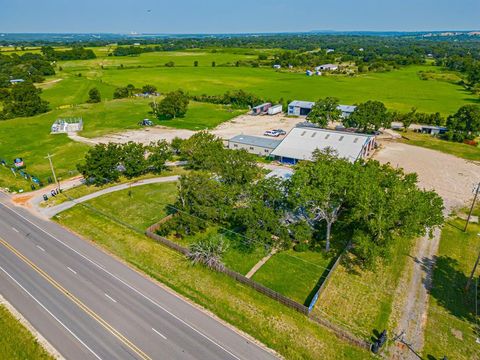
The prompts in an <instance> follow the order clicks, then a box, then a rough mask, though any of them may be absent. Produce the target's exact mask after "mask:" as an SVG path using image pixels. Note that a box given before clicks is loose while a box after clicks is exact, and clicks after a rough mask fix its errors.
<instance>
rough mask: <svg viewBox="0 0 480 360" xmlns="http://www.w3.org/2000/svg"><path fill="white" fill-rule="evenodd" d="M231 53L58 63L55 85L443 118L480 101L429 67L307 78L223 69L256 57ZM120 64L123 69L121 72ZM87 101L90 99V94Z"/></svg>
mask: <svg viewBox="0 0 480 360" xmlns="http://www.w3.org/2000/svg"><path fill="white" fill-rule="evenodd" d="M231 50H232V51H231V52H228V51H229V49H225V50H224V51H222V52H220V51H219V52H216V53H212V52H211V50H205V51H201V50H197V51H182V52H155V53H146V54H142V55H140V56H135V57H99V58H97V59H92V60H81V61H80V60H79V61H69V62H60V63H59V66H61V67H62V70H61V71H58V72H57V75H55V78H63V79H64V80H62V82H63V84H62V82H60V83H58V84H57V85H56V86H58V87H63V88H65V89H69V88H70V86H71V85H69V82H71V83H74V82H75V83H76V84H77V86H78V82H79V81H84V82H90V85H89V86H92V84H93V83H97V84H98V81H100V80H101V81H102V83H103V85H99V88H100V91H101V92H102V95H103V96H104V97H105V98H111V96H112V94H111V93H112V92H111V91H110V90H108V91H107V86H113V87H116V86H125V85H127V84H129V83H132V84H133V85H135V86H142V85H145V84H153V85H156V86H157V87H158V89H159V91H161V92H165V91H170V90H174V89H178V88H182V89H184V90H186V91H188V92H190V93H192V94H202V93H207V94H221V93H223V92H225V91H227V90H233V89H244V90H246V91H250V92H253V93H255V94H257V95H259V96H261V97H264V98H267V99H273V100H278V99H279V98H281V97H282V98H284V99H285V100H287V99H303V100H316V99H318V98H320V97H325V96H335V97H338V98H339V99H340V101H341V102H342V103H346V104H353V103H358V102H362V101H365V100H380V101H383V102H384V103H385V104H386V105H387V107H388V108H390V109H392V110H401V111H409V110H410V109H411V107H413V106H414V107H416V108H417V109H418V111H421V112H436V111H439V112H440V113H443V114H449V113H452V112H454V111H455V110H456V109H457V108H458V107H459V106H461V105H462V104H465V103H478V102H479V100H478V98H476V97H475V96H474V95H472V94H470V93H469V92H468V91H466V90H464V89H463V88H462V87H461V86H459V85H457V84H455V83H453V82H451V81H445V80H444V78H443V77H442V76H440V75H441V74H442V70H441V69H439V68H437V67H433V66H431V65H423V66H409V67H405V68H403V69H400V70H396V71H391V72H385V73H369V74H365V75H358V76H355V77H346V76H322V77H307V76H305V75H304V74H303V73H298V72H291V71H284V70H282V71H275V70H273V69H271V68H251V67H235V66H231V65H230V66H219V65H222V64H233V63H234V62H235V61H237V60H252V59H255V58H256V56H254V55H245V54H244V53H238V52H235V51H234V50H235V49H231ZM195 60H198V61H199V66H198V67H194V66H193V61H195ZM168 61H174V62H175V64H176V66H175V67H165V66H164V64H165V63H166V62H168ZM212 61H215V62H216V64H217V66H216V67H211V62H212ZM121 64H123V66H124V67H123V68H120V65H121ZM102 66H103V68H102ZM420 71H424V72H425V71H429V72H431V73H430V74H431V76H429V80H421V79H420V77H419V72H420ZM78 73H81V74H82V77H81V78H78V77H76V75H77V74H78ZM450 77H451V75H450ZM61 84H62V85H61ZM107 84H108V85H107ZM85 87H86V88H87V87H88V86H86V85H85ZM102 89H103V90H104V91H102ZM55 91H56V90H55V86H53V87H51V88H49V89H46V90H45V95H44V96H45V97H46V98H47V99H48V98H49V97H50V95H49V94H48V93H49V92H52V93H54V92H55ZM74 92H75V91H74ZM67 94H68V92H67ZM68 96H70V95H68ZM77 98H78V99H80V98H82V96H79V97H77ZM83 98H86V93H85V94H84V95H83ZM68 101H69V100H68V99H65V101H64V103H65V104H69V103H70V102H68Z"/></svg>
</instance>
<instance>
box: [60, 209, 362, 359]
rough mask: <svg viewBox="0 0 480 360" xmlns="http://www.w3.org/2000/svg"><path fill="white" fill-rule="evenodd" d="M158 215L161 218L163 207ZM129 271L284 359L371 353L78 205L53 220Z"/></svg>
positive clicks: (358, 355) (360, 357) (351, 357)
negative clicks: (152, 280) (179, 296)
mask: <svg viewBox="0 0 480 360" xmlns="http://www.w3.org/2000/svg"><path fill="white" fill-rule="evenodd" d="M158 213H159V214H160V213H161V206H160V207H159V210H158ZM57 221H59V222H60V223H61V224H62V225H65V226H67V227H68V228H70V229H72V230H73V231H75V232H77V233H78V234H80V235H82V236H84V237H86V238H88V239H91V240H92V241H94V242H95V243H96V244H98V245H100V246H101V247H103V248H104V249H106V250H107V251H110V252H112V253H113V254H114V255H116V256H118V257H120V258H122V259H124V260H125V261H127V262H128V263H130V264H131V265H132V266H134V267H136V268H138V269H139V270H141V271H144V272H145V273H146V274H148V275H149V276H152V277H153V278H155V279H157V280H159V281H161V282H163V283H164V284H166V285H167V286H169V287H171V288H172V289H174V290H175V291H177V292H179V293H180V294H182V295H184V296H186V297H188V298H190V299H192V300H193V301H194V302H195V303H197V304H199V305H201V306H203V307H205V308H206V309H208V310H210V311H212V312H213V313H215V314H216V315H217V316H219V317H220V318H222V319H224V320H225V321H227V322H229V323H231V324H233V325H234V326H236V327H238V328H239V329H241V330H242V331H245V332H246V333H248V334H250V335H252V336H253V337H255V338H256V339H258V340H259V341H261V342H263V343H265V344H266V345H267V346H269V347H271V348H272V349H274V350H276V351H278V352H279V353H280V354H281V355H283V356H284V357H285V358H288V359H320V358H322V359H345V358H349V359H369V358H371V356H370V354H369V353H368V352H366V351H363V350H360V349H358V348H355V347H353V346H351V345H348V344H346V343H345V342H343V341H341V340H339V339H338V338H337V337H335V336H334V335H333V334H332V333H331V332H330V331H328V330H326V329H324V328H322V327H320V326H319V325H318V324H316V323H314V322H312V321H310V320H309V319H308V318H307V317H305V316H304V315H302V314H300V313H298V312H296V311H294V310H292V309H289V308H287V307H285V306H283V305H281V304H279V303H277V302H276V301H274V300H272V299H269V298H268V297H266V296H264V295H261V294H260V293H258V292H256V291H254V290H253V289H251V288H249V287H246V286H244V285H241V284H240V283H238V282H236V281H234V280H233V279H231V278H229V277H227V276H225V275H223V274H220V273H216V272H214V271H211V270H208V269H206V268H204V267H202V266H192V265H191V262H190V261H188V260H187V259H185V257H183V256H181V255H180V254H178V253H176V252H174V251H172V250H170V249H168V248H166V247H164V246H162V245H159V244H158V243H156V242H155V241H153V240H151V239H149V238H147V237H146V236H144V235H142V234H139V233H137V232H134V231H132V230H130V229H128V228H126V227H123V226H121V225H119V224H118V223H115V222H113V221H112V220H110V219H108V218H105V217H104V216H102V215H100V214H98V213H94V212H92V211H91V210H89V209H88V208H85V207H82V206H76V207H74V208H72V209H69V210H67V211H66V212H64V213H61V214H60V216H59V217H58V218H57Z"/></svg>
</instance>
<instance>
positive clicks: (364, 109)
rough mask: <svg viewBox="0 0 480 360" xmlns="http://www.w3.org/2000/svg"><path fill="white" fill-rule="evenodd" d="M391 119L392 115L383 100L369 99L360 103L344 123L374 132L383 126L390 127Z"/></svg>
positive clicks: (363, 130)
mask: <svg viewBox="0 0 480 360" xmlns="http://www.w3.org/2000/svg"><path fill="white" fill-rule="evenodd" d="M390 121H391V118H390V115H389V114H388V112H387V108H386V107H385V105H384V104H383V103H382V102H380V101H372V100H368V101H367V102H364V103H361V104H360V105H358V106H357V108H356V109H355V111H354V112H353V113H352V114H351V115H350V116H349V117H347V118H346V119H344V120H343V124H344V125H345V126H347V127H355V128H358V129H360V130H361V131H362V132H372V131H376V130H378V129H380V128H381V127H387V126H388V127H389V125H390Z"/></svg>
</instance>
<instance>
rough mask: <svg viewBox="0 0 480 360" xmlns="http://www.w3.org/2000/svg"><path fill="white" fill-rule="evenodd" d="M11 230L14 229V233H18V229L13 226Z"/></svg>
mask: <svg viewBox="0 0 480 360" xmlns="http://www.w3.org/2000/svg"><path fill="white" fill-rule="evenodd" d="M12 230H13V231H15V232H16V233H20V231H18V230H17V229H15V228H14V227H12Z"/></svg>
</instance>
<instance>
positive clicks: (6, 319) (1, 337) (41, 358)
mask: <svg viewBox="0 0 480 360" xmlns="http://www.w3.org/2000/svg"><path fill="white" fill-rule="evenodd" d="M0 358H1V359H8V360H26V359H28V360H47V359H48V360H53V357H52V356H50V355H49V354H48V353H47V352H46V351H45V349H43V347H42V346H41V345H40V344H39V343H38V342H37V340H36V339H35V338H34V337H33V335H32V334H31V333H30V331H28V330H27V329H26V328H25V327H24V326H23V325H22V324H20V322H18V320H17V319H15V318H14V317H13V315H12V314H11V313H10V311H8V310H7V309H6V308H5V307H4V306H3V305H0Z"/></svg>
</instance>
